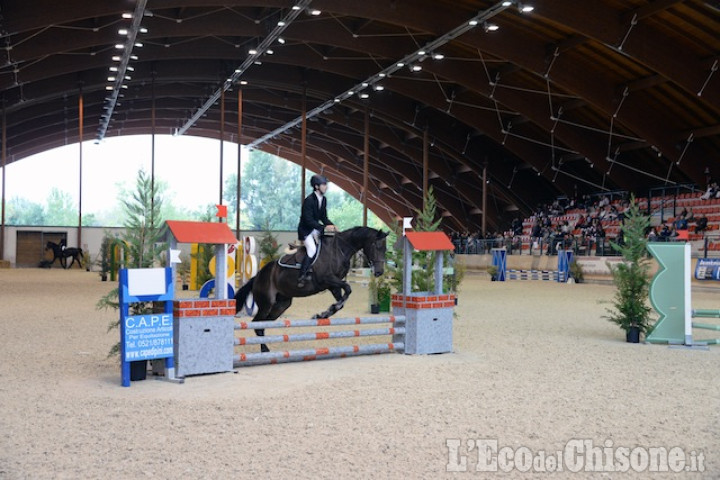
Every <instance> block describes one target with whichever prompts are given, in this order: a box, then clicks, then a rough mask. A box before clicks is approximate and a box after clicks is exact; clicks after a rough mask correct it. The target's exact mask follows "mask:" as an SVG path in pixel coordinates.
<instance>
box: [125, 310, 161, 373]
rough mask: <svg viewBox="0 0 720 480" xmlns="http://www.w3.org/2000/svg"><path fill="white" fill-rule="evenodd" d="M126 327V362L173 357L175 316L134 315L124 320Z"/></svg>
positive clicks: (159, 314)
mask: <svg viewBox="0 0 720 480" xmlns="http://www.w3.org/2000/svg"><path fill="white" fill-rule="evenodd" d="M122 321H123V322H124V326H125V337H124V340H125V349H124V352H125V358H124V359H123V360H124V361H126V362H134V361H136V360H153V359H156V358H167V357H172V356H173V316H172V314H169V313H158V314H150V315H134V316H129V317H125V318H123V319H122Z"/></svg>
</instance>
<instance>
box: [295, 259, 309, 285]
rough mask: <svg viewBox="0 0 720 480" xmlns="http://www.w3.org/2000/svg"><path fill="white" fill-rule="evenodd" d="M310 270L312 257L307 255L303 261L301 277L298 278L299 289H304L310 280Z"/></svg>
mask: <svg viewBox="0 0 720 480" xmlns="http://www.w3.org/2000/svg"><path fill="white" fill-rule="evenodd" d="M309 269H310V257H308V256H307V255H305V257H303V260H302V265H301V266H300V275H299V276H298V283H297V286H298V288H303V287H304V286H305V282H307V281H309V280H310V274H308V270H309Z"/></svg>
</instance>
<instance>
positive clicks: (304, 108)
mask: <svg viewBox="0 0 720 480" xmlns="http://www.w3.org/2000/svg"><path fill="white" fill-rule="evenodd" d="M300 137H301V138H300V158H301V159H302V177H301V179H300V183H301V188H300V205H302V202H303V201H304V200H305V175H306V172H305V169H306V158H305V155H306V153H307V152H306V150H305V142H306V140H307V87H303V98H302V126H301V132H300Z"/></svg>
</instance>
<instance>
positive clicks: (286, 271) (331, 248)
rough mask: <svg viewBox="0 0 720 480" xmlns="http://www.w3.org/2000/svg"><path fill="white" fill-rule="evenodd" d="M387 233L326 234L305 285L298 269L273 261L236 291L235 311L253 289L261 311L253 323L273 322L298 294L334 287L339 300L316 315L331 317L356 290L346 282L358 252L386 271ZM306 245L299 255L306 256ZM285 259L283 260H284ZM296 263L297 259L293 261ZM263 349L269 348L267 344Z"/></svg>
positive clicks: (377, 271) (377, 272) (362, 230)
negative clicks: (299, 284) (300, 278)
mask: <svg viewBox="0 0 720 480" xmlns="http://www.w3.org/2000/svg"><path fill="white" fill-rule="evenodd" d="M387 235H388V234H387V232H381V231H379V230H375V229H374V228H369V227H355V228H351V229H350V230H345V231H344V232H340V233H337V234H335V235H334V236H326V237H323V240H322V246H321V248H320V250H318V254H317V255H318V258H317V260H316V261H315V263H314V264H313V266H312V269H311V271H310V275H311V277H312V281H311V282H306V283H305V286H304V287H303V288H298V286H297V283H298V270H297V269H296V268H287V267H283V266H281V265H280V262H271V263H268V264H267V265H265V266H264V267H263V268H262V269H261V270H260V271H259V272H258V274H257V275H255V276H254V277H253V278H251V279H250V280H249V281H248V282H247V283H246V284H245V285H244V286H243V287H242V288H240V290H238V292H237V294H235V311H236V312H238V311H240V309H241V308H243V306H244V305H245V300H246V299H247V297H248V295H249V294H250V292H252V295H253V300H254V301H255V304H256V305H257V308H258V311H257V314H256V315H255V317H254V318H253V322H256V321H270V320H275V319H277V318H278V317H279V316H280V315H282V313H283V312H284V311H285V310H287V309H288V307H290V304H292V299H293V298H294V297H308V296H310V295H315V294H316V293H320V292H323V291H325V290H330V292H331V293H332V294H333V297H335V300H336V302H335V303H333V304H332V305H330V307H329V308H328V309H327V310H326V311H324V312H322V313H318V314H316V315H314V317H313V318H327V317H329V316H331V315H333V314H334V313H335V312H337V311H338V310H340V309H341V308H343V306H344V305H345V302H346V301H347V299H348V297H349V296H350V293H351V292H352V290H351V289H350V285H349V284H348V283H347V282H346V281H345V277H346V276H347V274H348V272H349V271H350V259H351V258H352V256H353V255H355V253H357V252H358V251H360V250H362V251H363V253H364V254H365V258H367V259H368V261H369V263H370V265H371V266H372V268H373V271H374V273H375V276H376V277H378V276H380V275H382V274H383V272H384V271H385V249H386V246H385V238H386V237H387ZM304 254H305V248H304V247H303V248H301V249H300V251H299V252H298V254H296V255H304ZM281 260H282V259H281ZM293 265H294V262H293ZM255 334H256V335H257V336H259V337H262V336H264V335H265V330H264V329H255ZM260 349H261V351H263V352H267V351H269V350H268V348H267V345H265V344H264V343H263V344H262V345H261V346H260Z"/></svg>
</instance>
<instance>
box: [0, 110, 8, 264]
mask: <svg viewBox="0 0 720 480" xmlns="http://www.w3.org/2000/svg"><path fill="white" fill-rule="evenodd" d="M6 166H7V116H6V114H5V99H3V109H2V222H0V260H4V259H5V170H7V169H6V168H5V167H6Z"/></svg>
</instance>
